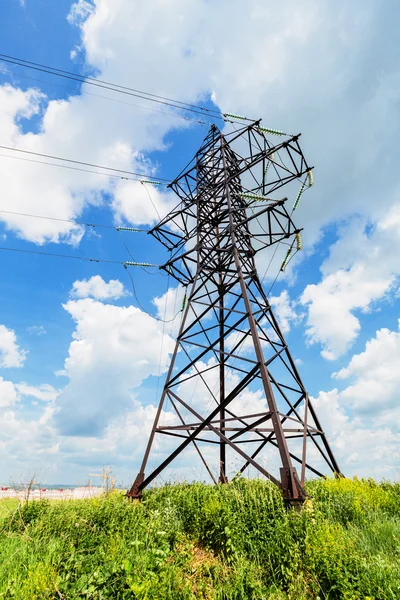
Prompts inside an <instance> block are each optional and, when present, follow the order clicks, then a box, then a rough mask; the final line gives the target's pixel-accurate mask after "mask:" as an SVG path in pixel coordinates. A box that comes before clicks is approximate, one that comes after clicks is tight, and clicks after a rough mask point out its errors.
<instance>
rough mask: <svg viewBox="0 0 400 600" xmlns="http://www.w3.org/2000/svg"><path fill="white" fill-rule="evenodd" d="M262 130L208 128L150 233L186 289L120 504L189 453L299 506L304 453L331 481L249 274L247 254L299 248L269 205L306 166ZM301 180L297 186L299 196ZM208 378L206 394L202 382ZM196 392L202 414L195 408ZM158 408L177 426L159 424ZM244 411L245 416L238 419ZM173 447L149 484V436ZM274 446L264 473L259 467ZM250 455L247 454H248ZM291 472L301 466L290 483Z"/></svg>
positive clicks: (307, 409)
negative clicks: (254, 474) (171, 205)
mask: <svg viewBox="0 0 400 600" xmlns="http://www.w3.org/2000/svg"><path fill="white" fill-rule="evenodd" d="M269 133H275V134H280V133H281V132H277V131H273V130H267V129H264V128H262V127H261V126H260V122H255V123H252V124H251V125H249V126H246V127H243V128H241V129H240V130H238V131H235V132H234V133H230V134H226V135H223V134H222V133H221V131H219V130H218V129H217V127H215V126H214V125H213V126H212V127H211V129H210V131H209V133H208V135H207V137H206V138H205V140H204V142H203V144H202V146H201V148H200V150H199V151H198V153H197V155H196V157H195V159H194V160H193V161H192V163H190V164H189V166H188V167H187V168H186V170H185V171H184V172H183V173H182V174H181V175H179V176H178V177H177V178H176V180H175V181H174V182H173V183H172V184H170V187H171V188H172V189H173V190H174V191H175V193H176V194H177V195H178V196H179V198H180V203H179V205H178V206H177V208H176V209H175V210H173V211H172V212H170V213H169V214H168V215H167V217H165V218H164V219H163V220H162V221H161V222H160V223H159V224H158V225H156V226H155V227H154V228H153V229H152V231H151V233H152V235H154V236H155V237H156V238H157V239H158V240H159V241H160V242H161V243H162V244H163V245H164V246H165V247H166V248H167V249H168V251H169V252H170V259H169V260H168V262H166V263H165V264H164V265H163V267H162V268H163V269H165V270H166V271H167V272H169V273H170V274H171V275H172V276H173V277H174V278H175V279H177V280H178V281H179V282H180V283H182V284H183V285H185V286H187V303H186V305H185V308H184V310H183V314H182V320H181V325H180V329H179V333H178V336H177V340H176V345H175V349H174V352H173V355H172V359H171V363H170V367H169V370H168V373H167V376H166V381H165V385H164V389H163V392H162V396H161V400H160V403H159V406H158V411H157V414H156V417H155V421H154V426H153V429H152V432H151V434H150V439H149V441H148V445H147V449H146V452H145V455H144V459H143V463H142V466H141V469H140V472H139V474H138V476H137V477H136V480H135V482H134V484H133V485H132V488H131V489H130V491H129V492H128V494H127V495H128V497H132V498H140V496H141V492H142V490H143V489H144V488H145V487H146V486H148V485H149V484H150V483H151V482H152V481H153V480H154V479H155V477H157V476H158V475H159V474H160V473H161V472H162V471H163V470H164V469H165V468H166V467H167V466H168V465H169V464H170V463H171V461H173V460H174V459H175V458H176V457H177V456H178V455H179V454H180V453H181V452H182V451H183V450H184V449H185V448H186V447H187V446H188V445H189V444H193V445H194V447H195V449H196V452H197V453H198V454H199V456H200V458H201V460H202V462H203V464H204V465H205V467H206V468H207V471H208V473H209V475H210V477H211V478H212V480H213V481H214V482H216V479H217V477H218V478H219V482H221V483H223V482H226V481H227V475H226V450H227V447H230V448H231V449H233V450H234V451H235V452H236V453H237V454H238V455H239V456H240V457H241V459H242V461H243V465H242V466H241V468H240V472H243V471H244V470H245V469H246V468H247V467H248V466H249V465H252V466H253V467H254V468H255V469H257V470H258V471H259V472H260V473H262V474H263V475H264V476H265V477H267V478H268V479H270V480H271V481H273V482H274V483H275V484H276V485H277V486H279V487H280V488H281V489H282V492H283V496H284V498H285V500H286V501H287V502H289V503H296V502H302V501H303V500H304V498H305V491H304V481H305V474H306V471H307V470H309V471H310V472H312V473H314V474H316V475H318V476H323V475H324V474H323V473H322V472H321V471H320V470H319V469H317V468H315V466H312V465H311V464H310V462H309V460H308V459H307V449H308V446H309V445H310V443H311V445H312V447H313V450H312V453H313V455H314V458H315V455H316V453H317V454H318V455H319V459H320V462H321V459H322V461H323V463H324V464H325V465H326V466H327V467H328V469H329V470H331V471H332V472H334V473H335V474H340V469H339V467H338V464H337V462H336V460H335V457H334V455H333V453H332V451H331V448H330V446H329V444H328V441H327V439H326V437H325V434H324V432H323V430H322V428H321V425H320V422H319V420H318V417H317V415H316V414H315V411H314V408H313V406H312V404H311V402H310V400H309V397H308V394H307V391H306V388H305V387H304V385H303V382H302V380H301V378H300V375H299V373H298V371H297V368H296V365H295V362H294V360H293V358H292V356H291V354H290V352H289V349H288V347H287V344H286V342H285V339H284V336H283V334H282V331H281V329H280V327H279V325H278V322H277V320H276V318H275V316H274V313H273V311H272V308H271V305H270V304H269V301H268V298H267V296H266V294H265V292H264V289H263V287H262V284H261V282H260V279H259V276H258V274H257V269H256V264H255V255H256V253H257V252H259V251H261V250H264V249H265V248H266V247H269V246H272V245H275V244H278V243H279V242H283V243H287V244H288V245H289V246H290V248H292V247H293V245H294V244H295V243H296V238H297V242H299V233H300V230H299V229H296V227H295V225H294V223H293V221H292V216H291V212H293V210H291V212H288V208H287V198H280V199H273V198H272V195H273V194H275V193H276V192H277V191H278V190H279V189H280V188H282V187H283V186H287V187H286V189H289V188H290V186H291V184H292V183H293V182H294V184H295V185H297V188H296V189H297V190H298V185H299V184H298V181H296V180H300V182H302V180H303V179H304V181H306V178H307V176H309V177H310V173H311V169H310V168H309V166H308V165H307V162H306V160H305V158H304V156H303V153H302V151H301V148H300V145H299V142H298V138H299V136H298V135H296V136H292V137H290V136H286V137H285V138H284V141H282V142H281V143H278V144H275V145H274V144H272V143H271V142H270V140H269V135H268V134H269ZM304 187H305V183H303V184H302V186H301V187H300V192H299V194H298V195H297V200H296V203H297V201H298V199H299V195H300V194H301V193H302V191H303V190H304ZM210 377H211V378H212V380H213V382H214V383H215V382H216V384H217V385H216V386H213V385H212V384H211V383H210ZM199 383H200V385H201V387H202V389H203V391H204V392H205V395H206V399H207V400H210V401H211V402H212V407H211V408H208V409H206V408H205V404H206V403H203V406H202V407H200V408H199V407H198V406H197V405H196V403H195V402H193V394H194V392H193V390H196V386H198V384H199ZM256 389H261V390H262V392H263V395H264V396H265V400H266V403H264V404H263V410H261V411H257V412H254V411H252V412H251V411H250V412H251V414H246V411H243V409H241V405H242V404H243V400H242V399H243V398H244V394H245V393H246V391H254V390H256ZM166 403H168V405H170V406H171V411H172V412H173V413H174V414H175V417H176V420H175V421H174V423H172V424H171V423H169V424H168V425H162V424H161V416H162V414H163V411H164V410H165V406H166ZM243 412H244V414H243ZM156 435H157V436H161V435H163V436H169V439H170V440H171V436H172V439H175V440H178V442H179V444H178V446H177V447H176V448H175V449H173V450H171V451H170V453H169V454H168V455H167V457H166V458H164V460H162V461H161V464H159V466H158V467H157V468H156V469H155V470H154V471H153V472H151V473H150V474H149V475H147V477H146V476H145V469H146V465H147V462H148V458H149V455H150V451H151V448H152V446H153V443H154V440H155V437H156ZM203 444H216V445H217V446H218V452H219V463H217V464H216V465H214V466H216V467H217V468H218V473H219V476H218V475H216V476H214V474H215V472H214V473H213V467H212V465H210V461H209V460H208V459H207V458H206V457H205V456H204V446H203ZM266 447H268V448H269V447H273V448H274V449H275V452H276V456H277V459H276V461H277V462H278V463H279V475H278V476H274V475H272V473H270V472H269V470H267V469H266V468H265V466H263V465H262V464H261V462H260V458H261V456H262V450H263V449H264V448H266ZM248 448H250V450H248ZM294 463H297V464H298V465H299V466H300V476H298V475H297V472H296V469H295V468H294V466H293V465H294Z"/></svg>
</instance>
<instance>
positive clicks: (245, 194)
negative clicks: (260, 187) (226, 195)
mask: <svg viewBox="0 0 400 600" xmlns="http://www.w3.org/2000/svg"><path fill="white" fill-rule="evenodd" d="M239 196H240V197H241V198H248V199H249V200H257V201H258V202H264V201H265V200H268V198H265V197H264V196H260V194H252V193H251V192H243V193H242V194H239Z"/></svg>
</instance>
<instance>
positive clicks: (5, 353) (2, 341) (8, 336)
mask: <svg viewBox="0 0 400 600" xmlns="http://www.w3.org/2000/svg"><path fill="white" fill-rule="evenodd" d="M26 354H27V352H26V350H22V349H21V348H20V347H19V345H18V344H17V336H16V335H15V331H13V330H12V329H8V328H7V327H6V326H5V325H0V367H3V368H11V367H22V366H23V365H24V362H25V358H26Z"/></svg>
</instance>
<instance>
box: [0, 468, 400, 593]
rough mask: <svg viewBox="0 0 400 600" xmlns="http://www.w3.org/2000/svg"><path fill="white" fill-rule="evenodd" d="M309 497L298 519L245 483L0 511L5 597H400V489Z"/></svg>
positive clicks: (364, 488) (313, 488)
mask: <svg viewBox="0 0 400 600" xmlns="http://www.w3.org/2000/svg"><path fill="white" fill-rule="evenodd" d="M308 492H309V494H310V496H311V497H312V499H311V500H310V501H308V502H307V504H306V505H305V507H304V509H303V510H302V511H295V510H291V511H289V512H288V511H286V510H285V508H284V506H283V503H282V500H281V496H280V493H279V491H278V490H276V489H275V488H274V487H273V486H272V485H270V484H268V483H265V482H261V481H257V480H253V481H249V480H245V479H241V480H238V481H237V482H235V483H231V484H228V485H220V486H217V487H211V486H206V485H203V484H190V485H189V484H185V485H173V486H166V487H163V488H160V489H157V490H153V491H150V492H147V493H146V494H145V497H144V500H143V502H142V503H141V504H139V503H136V502H135V503H128V502H126V501H125V500H124V498H123V496H122V495H121V494H120V493H113V494H110V495H108V496H105V497H100V498H95V499H92V500H82V501H65V502H54V503H49V502H48V501H37V502H30V503H28V504H25V505H19V506H18V507H15V505H14V506H10V505H7V506H6V505H5V504H2V503H0V598H7V599H8V598H20V599H23V600H31V599H32V600H33V599H35V598H54V599H62V598H64V599H69V598H86V599H99V600H100V599H108V598H112V599H114V600H119V599H125V598H137V599H142V600H153V599H154V600H167V599H174V600H178V599H196V600H197V599H210V600H211V599H219V600H222V599H226V600H228V599H237V600H244V599H247V598H251V599H264V598H265V599H267V598H269V599H274V600H281V599H282V600H283V599H293V600H294V599H296V600H305V599H314V600H317V599H320V600H322V599H324V598H329V599H342V598H343V599H348V600H356V599H361V598H362V599H364V600H368V599H391V600H394V599H399V598H400V485H399V484H390V483H382V484H377V483H375V482H374V481H372V480H369V481H357V480H355V481H351V480H345V479H344V480H326V481H315V482H311V483H309V485H308ZM7 502H8V501H7ZM10 509H11V510H10Z"/></svg>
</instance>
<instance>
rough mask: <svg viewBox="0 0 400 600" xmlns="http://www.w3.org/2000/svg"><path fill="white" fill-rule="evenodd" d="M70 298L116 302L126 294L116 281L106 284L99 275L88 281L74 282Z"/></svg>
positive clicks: (111, 280)
mask: <svg viewBox="0 0 400 600" xmlns="http://www.w3.org/2000/svg"><path fill="white" fill-rule="evenodd" d="M70 294H71V296H72V298H94V299H95V300H118V299H119V298H122V296H126V294H127V292H126V291H125V288H124V286H123V284H122V283H121V282H120V281H119V280H118V279H110V281H109V282H108V283H106V282H105V281H104V279H103V278H102V277H101V276H100V275H93V277H91V278H90V279H82V280H81V281H79V280H77V281H74V283H73V285H72V290H71V292H70Z"/></svg>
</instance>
